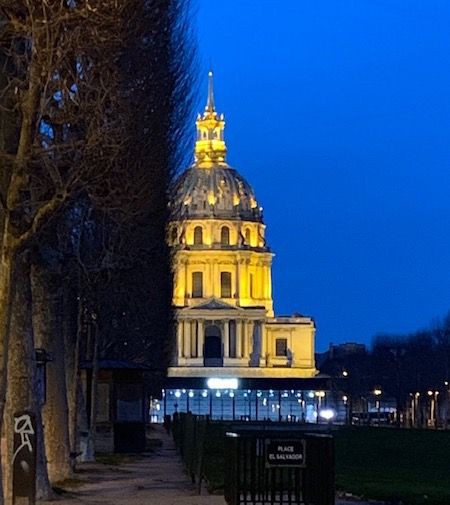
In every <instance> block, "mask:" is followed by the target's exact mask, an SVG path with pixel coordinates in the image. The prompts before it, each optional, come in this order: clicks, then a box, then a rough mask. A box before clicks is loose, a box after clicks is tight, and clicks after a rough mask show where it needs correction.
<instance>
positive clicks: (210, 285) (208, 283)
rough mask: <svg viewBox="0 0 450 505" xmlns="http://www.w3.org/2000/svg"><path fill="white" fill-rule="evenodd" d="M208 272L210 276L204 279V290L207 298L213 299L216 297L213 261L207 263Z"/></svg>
mask: <svg viewBox="0 0 450 505" xmlns="http://www.w3.org/2000/svg"><path fill="white" fill-rule="evenodd" d="M207 272H208V276H207V278H206V279H204V282H203V289H204V291H205V298H211V296H214V268H213V265H212V263H211V260H208V261H207Z"/></svg>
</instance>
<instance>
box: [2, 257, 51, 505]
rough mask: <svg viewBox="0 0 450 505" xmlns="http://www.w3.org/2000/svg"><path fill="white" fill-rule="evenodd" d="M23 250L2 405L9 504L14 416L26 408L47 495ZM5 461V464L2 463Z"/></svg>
mask: <svg viewBox="0 0 450 505" xmlns="http://www.w3.org/2000/svg"><path fill="white" fill-rule="evenodd" d="M26 256H27V255H26V254H22V255H20V256H19V257H18V258H17V265H16V268H15V272H14V283H13V284H14V297H13V311H12V318H11V332H10V338H9V358H8V370H7V382H8V395H7V398H6V405H5V413H4V414H5V416H4V418H5V434H6V445H7V454H6V455H5V456H6V457H5V458H4V460H3V463H4V465H3V470H4V473H5V475H4V483H5V493H4V494H5V503H6V504H7V505H11V504H12V468H11V466H12V465H11V461H12V452H13V428H14V426H13V416H14V413H16V412H18V411H22V410H29V411H31V412H33V413H34V414H35V416H36V426H37V433H36V436H37V441H38V442H37V464H36V496H37V498H50V497H51V496H52V490H51V487H50V484H49V480H48V475H47V467H46V460H45V451H44V440H43V431H42V419H41V413H40V408H39V405H38V401H37V381H36V360H35V353H34V338H33V330H32V321H31V289H30V271H29V261H28V259H27V257H26ZM5 463H6V464H5Z"/></svg>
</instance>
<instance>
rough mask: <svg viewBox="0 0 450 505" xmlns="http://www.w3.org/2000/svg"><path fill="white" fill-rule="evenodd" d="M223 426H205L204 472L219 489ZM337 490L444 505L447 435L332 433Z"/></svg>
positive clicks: (449, 458) (448, 497) (448, 500)
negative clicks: (206, 427) (334, 448)
mask: <svg viewBox="0 0 450 505" xmlns="http://www.w3.org/2000/svg"><path fill="white" fill-rule="evenodd" d="M225 431H226V424H225V423H223V424H222V423H211V424H210V425H209V426H208V431H207V437H206V441H205V453H204V471H205V475H206V478H207V480H208V482H209V486H210V490H211V491H212V492H214V491H215V492H218V491H220V490H222V489H223V471H224V464H225V462H224V433H225ZM334 435H335V447H336V486H337V489H340V490H343V491H346V492H350V493H353V494H355V495H358V496H362V497H365V498H367V499H378V500H389V501H393V502H398V501H402V503H404V504H405V505H422V504H423V505H450V431H447V432H443V431H432V430H428V431H424V430H398V429H395V428H367V427H351V428H342V429H340V430H338V431H336V432H334Z"/></svg>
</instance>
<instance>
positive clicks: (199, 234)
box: [194, 226, 203, 245]
mask: <svg viewBox="0 0 450 505" xmlns="http://www.w3.org/2000/svg"><path fill="white" fill-rule="evenodd" d="M194 244H195V245H201V244H203V228H202V227H201V226H196V227H195V228H194Z"/></svg>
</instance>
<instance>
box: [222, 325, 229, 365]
mask: <svg viewBox="0 0 450 505" xmlns="http://www.w3.org/2000/svg"><path fill="white" fill-rule="evenodd" d="M223 357H224V358H229V357H230V321H228V319H225V321H224V323H223Z"/></svg>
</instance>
